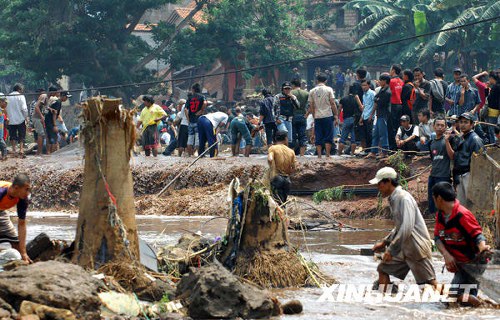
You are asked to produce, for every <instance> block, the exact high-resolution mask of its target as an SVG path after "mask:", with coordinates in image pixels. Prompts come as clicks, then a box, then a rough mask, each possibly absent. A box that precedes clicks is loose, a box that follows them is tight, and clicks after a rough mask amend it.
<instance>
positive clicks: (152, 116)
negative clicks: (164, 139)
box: [137, 96, 167, 157]
mask: <svg viewBox="0 0 500 320" xmlns="http://www.w3.org/2000/svg"><path fill="white" fill-rule="evenodd" d="M142 101H143V102H144V109H142V111H141V115H140V116H139V121H137V128H139V127H140V126H141V125H142V144H143V147H144V152H145V154H146V157H149V156H150V155H151V152H153V156H154V157H156V156H158V146H159V144H160V139H159V137H158V135H159V134H158V123H159V122H160V121H162V120H164V119H165V118H166V117H167V113H166V112H165V111H164V110H163V109H162V108H161V107H160V106H159V105H157V104H156V103H155V100H154V98H153V97H152V96H144V97H143V98H142Z"/></svg>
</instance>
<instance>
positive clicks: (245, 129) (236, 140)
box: [229, 107, 252, 157]
mask: <svg viewBox="0 0 500 320" xmlns="http://www.w3.org/2000/svg"><path fill="white" fill-rule="evenodd" d="M234 113H235V114H236V117H235V118H234V119H233V120H232V121H231V125H230V127H229V128H230V130H231V151H232V152H233V157H237V156H238V155H239V154H240V142H241V139H242V138H243V139H245V143H246V145H245V157H249V156H250V151H251V150H252V136H251V135H250V129H249V127H251V126H252V125H251V124H250V122H249V121H248V120H247V118H245V116H244V115H243V114H242V113H241V108H240V107H236V109H235V110H234Z"/></svg>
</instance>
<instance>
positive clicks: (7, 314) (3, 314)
mask: <svg viewBox="0 0 500 320" xmlns="http://www.w3.org/2000/svg"><path fill="white" fill-rule="evenodd" d="M16 318H17V315H16V311H15V310H14V308H12V306H11V305H10V304H8V303H7V302H5V301H4V300H3V299H2V298H0V320H9V319H16Z"/></svg>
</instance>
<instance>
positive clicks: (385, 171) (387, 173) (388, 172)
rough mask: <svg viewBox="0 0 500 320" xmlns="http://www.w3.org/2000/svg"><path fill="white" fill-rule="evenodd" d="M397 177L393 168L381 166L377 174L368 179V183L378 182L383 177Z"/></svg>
mask: <svg viewBox="0 0 500 320" xmlns="http://www.w3.org/2000/svg"><path fill="white" fill-rule="evenodd" d="M397 177H398V174H397V172H396V170H394V168H391V167H383V168H382V169H380V170H379V171H377V174H376V175H375V178H373V179H371V180H370V184H378V183H379V182H380V181H382V180H384V179H396V178H397Z"/></svg>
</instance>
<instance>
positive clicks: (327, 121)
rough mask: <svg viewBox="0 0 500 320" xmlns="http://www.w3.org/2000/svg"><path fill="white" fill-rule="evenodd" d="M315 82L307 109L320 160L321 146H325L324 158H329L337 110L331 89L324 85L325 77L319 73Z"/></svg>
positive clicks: (336, 122)
mask: <svg viewBox="0 0 500 320" xmlns="http://www.w3.org/2000/svg"><path fill="white" fill-rule="evenodd" d="M316 80H317V82H318V84H317V85H316V87H315V88H314V89H312V90H311V92H309V109H310V112H311V114H312V115H313V117H314V136H315V141H314V144H315V145H316V152H317V153H318V158H319V159H321V155H322V150H323V146H325V151H326V157H327V158H330V153H331V151H332V146H333V134H334V126H335V125H337V124H338V110H337V105H336V104H335V95H334V94H333V89H332V88H330V87H329V86H327V85H326V80H327V76H326V75H325V74H322V73H320V74H319V75H318V76H317V77H316Z"/></svg>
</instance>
